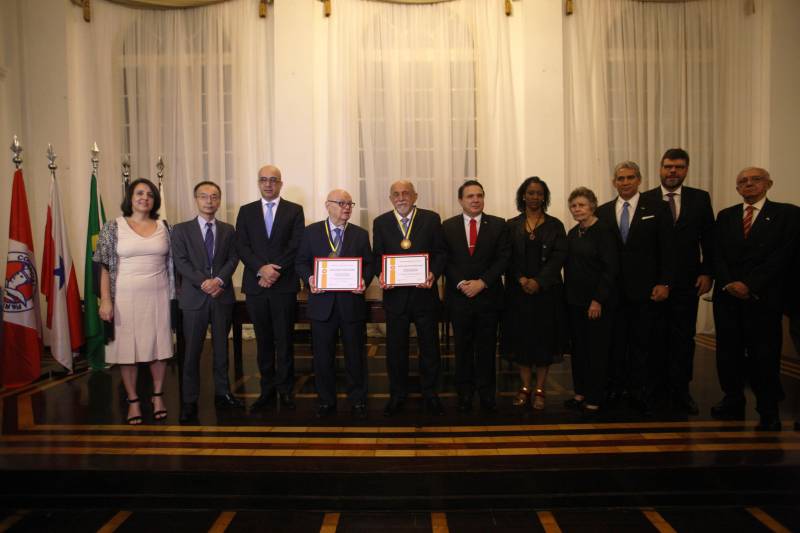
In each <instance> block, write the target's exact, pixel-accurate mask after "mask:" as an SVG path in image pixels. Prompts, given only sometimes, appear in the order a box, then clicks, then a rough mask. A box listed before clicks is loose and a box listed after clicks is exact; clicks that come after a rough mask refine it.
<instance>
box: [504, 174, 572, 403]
mask: <svg viewBox="0 0 800 533" xmlns="http://www.w3.org/2000/svg"><path fill="white" fill-rule="evenodd" d="M548 205H550V189H549V188H548V187H547V184H546V183H545V182H544V181H542V180H541V179H540V178H538V177H537V176H533V177H530V178H528V179H526V180H525V181H523V182H522V184H521V185H520V186H519V188H518V189H517V210H519V212H520V215H519V216H517V217H515V218H512V219H511V220H509V221H508V222H507V224H508V229H509V232H508V235H509V238H510V239H511V260H510V261H509V267H508V271H507V272H506V287H507V288H506V316H505V319H504V325H503V348H502V350H503V353H504V355H505V356H506V357H508V358H509V359H511V360H512V361H513V362H515V363H516V364H517V365H518V367H519V375H520V378H521V380H522V387H521V388H520V389H519V392H518V393H517V396H516V398H514V405H515V406H518V407H525V406H527V405H529V404H530V403H531V395H532V394H533V408H534V409H537V410H541V409H544V406H545V380H546V379H547V372H548V370H549V369H550V365H551V364H552V363H553V361H554V360H555V359H556V358H557V357H560V356H561V355H562V354H563V352H564V346H565V337H566V333H565V332H566V323H565V322H566V316H565V313H564V306H563V296H564V295H563V284H562V281H561V268H562V267H563V265H564V261H565V260H566V256H567V240H566V232H565V231H564V225H563V224H562V223H561V221H560V220H558V219H557V218H555V217H552V216H550V215H548V214H546V213H545V211H547V206H548ZM534 366H535V367H536V385H535V387H533V388H532V387H531V381H532V378H533V367H534Z"/></svg>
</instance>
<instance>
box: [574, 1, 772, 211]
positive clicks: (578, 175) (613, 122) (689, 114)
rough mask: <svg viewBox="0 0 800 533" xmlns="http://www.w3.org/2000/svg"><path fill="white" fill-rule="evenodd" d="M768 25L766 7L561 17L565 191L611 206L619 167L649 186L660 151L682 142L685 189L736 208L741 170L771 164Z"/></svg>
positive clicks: (602, 8)
mask: <svg viewBox="0 0 800 533" xmlns="http://www.w3.org/2000/svg"><path fill="white" fill-rule="evenodd" d="M753 7H755V9H754V10H753ZM769 20H770V13H769V2H767V1H763V0H755V1H752V0H747V1H745V0H693V1H687V2H680V1H676V2H641V1H638V0H592V1H591V2H581V3H580V4H579V5H576V9H575V13H574V15H572V16H569V17H566V18H565V52H564V54H565V68H564V72H565V86H566V87H565V88H566V115H567V116H566V141H567V161H566V180H567V190H571V189H572V188H574V187H577V186H579V185H586V186H589V187H590V188H592V189H594V190H595V191H596V192H597V193H598V198H599V199H600V200H601V201H604V200H607V199H610V198H611V197H612V196H613V189H612V187H611V179H610V176H611V170H612V169H613V166H614V164H615V163H617V162H619V161H622V160H633V161H636V162H637V163H639V165H640V167H641V168H642V174H643V178H644V183H643V187H646V188H651V187H654V186H655V185H657V184H658V183H659V180H658V166H659V161H660V158H661V155H662V154H663V152H664V151H665V150H666V149H667V148H672V147H682V148H684V149H686V150H687V151H688V152H689V155H690V158H691V164H690V169H689V177H688V180H687V184H688V185H692V186H695V187H701V188H703V189H706V190H709V191H710V192H711V193H712V198H713V200H714V203H715V209H716V210H719V209H721V208H722V207H725V206H726V205H729V204H730V203H733V202H735V201H736V195H735V191H734V179H735V176H736V173H737V172H738V171H739V170H740V169H741V168H743V167H745V166H747V165H754V164H757V165H767V164H768V161H767V159H768V156H769V152H768V145H769V138H768V134H769V129H768V117H769V113H768V111H769V107H768V104H769V101H768V97H769V87H768V79H769V78H768V76H769V57H770V54H769V27H768V26H769Z"/></svg>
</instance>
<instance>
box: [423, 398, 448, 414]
mask: <svg viewBox="0 0 800 533" xmlns="http://www.w3.org/2000/svg"><path fill="white" fill-rule="evenodd" d="M425 410H426V411H427V412H428V414H431V415H436V416H442V415H444V406H443V405H442V401H441V400H440V399H439V397H438V396H431V397H430V398H426V399H425Z"/></svg>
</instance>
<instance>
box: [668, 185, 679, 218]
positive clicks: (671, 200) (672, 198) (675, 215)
mask: <svg viewBox="0 0 800 533" xmlns="http://www.w3.org/2000/svg"><path fill="white" fill-rule="evenodd" d="M667 197H668V198H669V200H667V202H668V203H669V210H670V211H672V223H673V224H674V223H675V221H676V220H678V205H677V204H676V203H675V193H674V192H668V193H667Z"/></svg>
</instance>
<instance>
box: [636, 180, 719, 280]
mask: <svg viewBox="0 0 800 533" xmlns="http://www.w3.org/2000/svg"><path fill="white" fill-rule="evenodd" d="M642 197H647V199H648V201H651V200H652V201H655V200H663V196H662V194H661V187H660V186H659V187H656V188H655V189H651V190H649V191H647V192H645V193H643V194H642ZM665 203H666V204H667V207H669V203H668V202H665ZM670 214H671V213H670ZM673 255H674V258H675V259H674V261H675V266H674V268H675V270H674V277H673V279H672V282H673V285H674V286H675V287H681V288H691V287H694V284H695V283H696V282H697V276H699V275H701V274H705V275H708V276H713V275H714V210H713V209H712V208H711V197H710V196H709V194H708V192H706V191H704V190H701V189H695V188H693V187H686V186H683V187H681V209H680V214H679V215H678V220H676V221H675V224H674V225H673Z"/></svg>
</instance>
